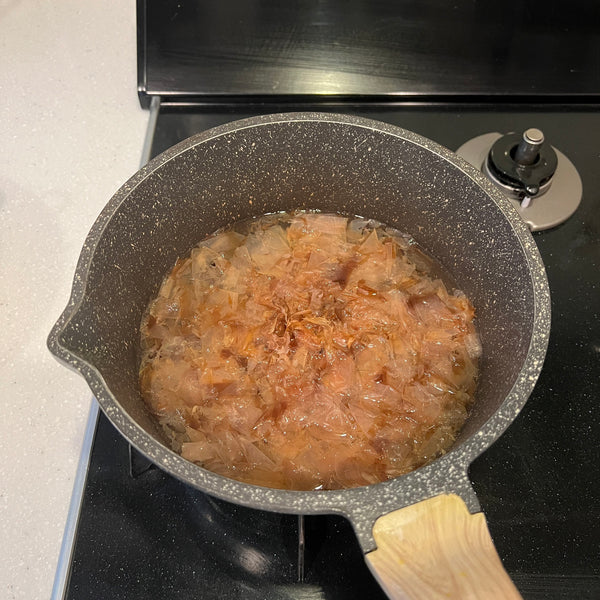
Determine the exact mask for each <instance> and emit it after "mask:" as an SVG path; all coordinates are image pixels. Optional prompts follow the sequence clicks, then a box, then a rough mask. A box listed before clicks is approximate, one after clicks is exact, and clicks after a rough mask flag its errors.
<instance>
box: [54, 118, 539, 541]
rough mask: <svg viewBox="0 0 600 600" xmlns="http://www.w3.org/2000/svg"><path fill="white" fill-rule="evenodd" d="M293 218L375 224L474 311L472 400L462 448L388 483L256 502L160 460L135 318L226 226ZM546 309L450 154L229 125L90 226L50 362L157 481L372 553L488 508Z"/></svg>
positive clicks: (313, 126) (478, 188)
mask: <svg viewBox="0 0 600 600" xmlns="http://www.w3.org/2000/svg"><path fill="white" fill-rule="evenodd" d="M294 208H307V209H320V210H322V211H324V212H332V211H335V212H340V213H345V214H349V215H362V216H365V217H372V218H375V219H377V220H379V221H382V222H384V223H387V224H389V225H392V226H394V227H396V228H398V229H400V230H402V231H405V232H408V233H410V234H412V236H413V237H414V238H415V240H416V241H417V242H418V243H419V244H420V245H421V246H422V247H423V248H425V249H426V250H427V251H428V252H429V253H430V254H432V255H433V256H435V257H436V258H437V259H439V260H440V261H441V262H442V264H443V265H444V266H445V267H446V268H447V269H448V270H449V271H450V272H451V274H452V275H453V276H454V278H455V280H456V281H457V283H458V285H459V287H460V288H461V289H463V290H464V291H465V292H466V293H467V294H468V295H469V296H470V298H471V299H472V301H473V303H474V305H475V306H476V308H477V325H478V328H479V331H480V335H481V339H482V344H483V351H484V356H483V359H482V361H481V364H480V369H481V371H480V380H479V387H478V392H477V400H476V404H475V405H474V407H473V409H472V411H471V414H470V416H469V419H468V420H467V423H466V425H465V427H464V429H463V431H462V433H461V435H460V437H459V438H458V439H457V441H456V443H455V445H454V446H453V448H452V449H451V450H450V451H449V452H448V454H446V455H445V456H443V457H441V458H439V459H437V460H436V461H434V462H433V463H432V464H430V465H428V466H427V467H423V468H421V469H418V470H417V471H415V472H413V473H410V474H408V475H405V476H402V477H399V478H396V479H394V480H391V481H388V482H385V483H381V484H377V485H372V486H368V487H363V488H356V489H350V490H340V491H318V492H296V491H284V490H273V489H266V488H261V487H257V486H252V485H248V484H244V483H240V482H237V481H233V480H231V479H228V478H224V477H222V476H219V475H215V474H213V473H211V472H209V471H206V470H204V469H202V468H201V467H198V466H196V465H195V464H193V463H190V462H188V461H186V460H184V459H183V458H181V457H180V456H178V455H177V454H175V453H173V452H172V451H171V450H169V449H168V448H167V447H166V446H165V445H164V438H163V436H162V434H161V432H160V430H159V429H158V428H157V427H156V426H155V424H154V421H153V420H152V418H151V417H150V415H149V414H148V412H147V410H146V408H145V405H144V403H143V401H142V399H141V397H140V393H139V390H138V378H137V375H138V365H139V362H138V361H139V357H138V354H139V352H138V346H139V325H140V322H141V318H142V313H143V311H144V309H145V307H146V306H147V304H148V302H149V300H150V298H151V297H152V296H153V295H154V294H155V293H156V291H157V289H158V286H159V284H160V282H161V281H162V279H163V277H164V276H165V274H166V273H167V272H168V271H169V270H170V268H171V267H172V266H173V264H174V262H175V260H176V258H177V257H178V256H182V255H185V254H187V253H188V251H189V250H190V248H191V247H193V246H194V245H195V244H196V243H197V242H198V241H199V240H200V239H202V238H203V237H204V236H206V235H207V234H209V233H211V232H212V231H214V230H215V229H217V228H218V227H221V226H224V225H226V224H228V223H231V222H232V221H236V220H239V219H244V218H247V217H250V216H255V215H260V214H263V213H266V212H274V211H280V210H289V209H294ZM549 330H550V295H549V290H548V283H547V280H546V274H545V271H544V267H543V264H542V261H541V258H540V255H539V253H538V251H537V248H536V246H535V243H534V241H533V238H532V237H531V235H530V233H529V231H528V229H527V227H526V225H525V224H524V223H523V222H522V221H521V219H520V218H519V216H518V214H517V212H516V211H515V209H514V208H513V207H512V205H511V203H510V202H509V201H508V200H507V199H506V198H505V197H504V196H503V195H502V194H501V193H500V192H498V191H497V190H496V188H495V187H494V186H493V185H492V184H491V183H489V182H488V181H487V180H486V179H485V178H484V177H483V176H482V175H481V173H479V172H478V171H477V170H476V169H474V168H473V167H472V166H471V165H469V164H467V163H466V162H465V161H463V160H462V159H460V158H458V157H457V156H456V155H455V154H453V153H452V152H450V151H449V150H447V149H445V148H442V147H441V146H439V145H438V144H436V143H434V142H432V141H430V140H427V139H425V138H423V137H421V136H418V135H416V134H414V133H411V132H408V131H405V130H403V129H400V128H398V127H395V126H392V125H387V124H384V123H380V122H376V121H371V120H367V119H362V118H358V117H348V116H341V115H332V114H319V113H289V114H280V115H269V116H262V117H255V118H251V119H245V120H242V121H237V122H235V123H230V124H227V125H224V126H221V127H218V128H215V129H212V130H209V131H206V132H203V133H201V134H199V135H196V136H194V137H192V138H189V139H188V140H186V141H184V142H182V143H180V144H178V145H176V146H174V147H173V148H171V149H169V150H167V151H166V152H165V153H163V154H162V155H161V156H159V157H157V158H156V159H154V160H153V161H152V162H150V163H149V164H148V165H147V166H146V167H144V168H143V169H141V170H140V171H139V172H138V173H137V174H136V175H134V176H133V177H132V178H131V179H130V180H129V181H128V182H127V183H126V184H125V185H124V186H123V187H122V188H121V189H120V190H119V191H118V192H117V193H116V194H115V196H114V197H113V198H112V199H111V201H110V202H109V203H108V205H107V206H106V208H105V209H104V210H103V211H102V213H101V214H100V216H99V217H98V220H97V221H96V223H95V224H94V226H93V228H92V230H91V232H90V234H89V235H88V238H87V240H86V242H85V245H84V247H83V250H82V253H81V257H80V260H79V264H78V266H77V270H76V273H75V280H74V283H73V291H72V295H71V299H70V301H69V304H68V306H67V308H66V309H65V311H64V312H63V314H62V316H61V317H60V319H59V320H58V322H57V323H56V325H55V327H54V328H53V330H52V332H51V334H50V337H49V340H48V344H49V348H50V350H51V351H52V352H53V353H54V354H55V355H56V356H57V357H58V358H59V359H60V360H62V361H64V362H65V363H66V364H67V365H69V366H71V367H72V368H74V369H76V370H77V371H79V372H80V373H81V374H82V375H83V376H84V377H85V379H86V380H87V382H88V383H89V385H90V387H91V389H92V391H93V392H94V394H95V395H96V398H97V399H98V401H99V403H100V405H101V407H102V409H103V410H104V412H105V413H106V415H107V416H108V418H109V419H110V420H111V421H112V422H113V424H114V425H115V426H116V427H117V428H118V429H119V431H120V432H121V433H122V434H123V435H124V436H125V437H126V438H127V439H128V440H129V441H130V442H131V443H132V444H133V445H134V446H135V447H136V448H137V449H138V450H140V451H141V452H142V453H143V454H145V455H146V456H148V457H149V458H150V459H151V460H152V461H154V462H155V463H156V464H157V465H159V466H160V467H161V468H162V469H164V470H166V471H167V472H169V473H171V474H172V475H174V476H176V477H178V478H180V479H182V480H183V481H185V482H187V483H189V484H190V485H192V486H194V487H197V488H198V489H201V490H203V491H205V492H208V493H209V494H213V495H215V496H218V497H220V498H223V499H226V500H229V501H231V502H236V503H240V504H245V505H248V506H253V507H256V508H261V509H266V510H274V511H280V512H291V513H304V514H315V513H339V514H343V515H345V516H347V517H348V518H350V520H351V521H352V523H353V525H354V528H355V530H356V533H357V536H358V538H359V541H360V543H361V545H362V548H363V550H364V551H365V552H367V551H370V550H372V549H373V548H374V541H373V538H372V534H371V528H372V525H373V523H374V521H375V520H376V518H377V517H379V516H381V515H382V514H385V513H387V512H390V511H392V510H395V509H398V508H401V507H403V506H406V505H409V504H412V503H414V502H418V501H419V500H422V499H424V498H427V497H430V496H433V495H436V494H440V493H447V492H454V493H458V494H459V495H460V496H461V497H463V499H464V500H465V501H466V503H467V505H468V506H469V508H470V510H471V511H473V512H474V511H477V510H479V505H478V502H477V499H476V497H475V494H474V492H473V491H472V488H471V484H470V482H469V480H468V478H467V468H468V465H469V464H470V462H471V461H472V460H473V459H474V458H475V457H476V456H478V455H479V454H480V453H481V452H483V451H484V450H485V449H486V448H487V447H488V446H490V445H491V444H492V443H493V442H494V441H495V440H496V439H497V438H498V436H500V435H501V433H502V432H503V431H504V430H505V429H506V427H508V425H509V424H510V423H511V422H512V421H513V420H514V419H515V417H516V416H517V414H518V413H519V411H520V410H521V408H522V407H523V405H524V403H525V402H526V400H527V398H528V396H529V394H530V393H531V390H532V389H533V387H534V385H535V382H536V380H537V378H538V375H539V373H540V370H541V368H542V363H543V361H544V356H545V352H546V347H547V343H548V335H549Z"/></svg>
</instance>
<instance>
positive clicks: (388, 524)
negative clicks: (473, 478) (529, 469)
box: [365, 494, 521, 600]
mask: <svg viewBox="0 0 600 600" xmlns="http://www.w3.org/2000/svg"><path fill="white" fill-rule="evenodd" d="M373 537H374V538H375V542H376V544H377V549H376V550H373V551H372V552H369V553H368V554H367V555H366V557H365V558H366V561H367V564H368V565H369V568H370V569H371V571H372V572H373V574H374V575H375V577H376V579H377V580H378V581H379V584H380V585H381V587H382V588H383V589H384V590H385V592H386V594H387V595H388V597H389V598H391V599H393V600H417V599H423V600H430V599H431V600H433V599H435V598H445V599H446V600H447V599H448V598H456V599H460V600H465V599H469V598H472V599H475V598H477V599H478V600H483V599H485V600H488V599H490V600H491V599H497V598H502V599H503V600H511V599H520V598H521V595H520V594H519V592H518V590H517V588H516V587H515V585H514V583H513V582H512V581H511V579H510V577H509V576H508V574H507V573H506V571H505V570H504V567H503V566H502V562H501V561H500V557H499V556H498V553H497V552H496V549H495V548H494V543H493V541H492V537H491V536H490V532H489V530H488V527H487V523H486V520H485V516H484V514H483V513H482V512H479V513H476V514H471V513H470V512H469V510H468V508H467V506H466V504H465V503H464V501H463V500H462V499H461V498H460V497H459V496H457V495H456V494H444V495H440V496H435V497H433V498H429V499H427V500H423V501H421V502H417V503H416V504H413V505H411V506H407V507H405V508H401V509H400V510H396V511H394V512H391V513H389V514H386V515H384V516H382V517H379V519H377V521H376V522H375V525H374V527H373Z"/></svg>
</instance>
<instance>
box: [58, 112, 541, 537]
mask: <svg viewBox="0 0 600 600" xmlns="http://www.w3.org/2000/svg"><path fill="white" fill-rule="evenodd" d="M292 122H319V123H320V122H327V123H331V124H340V125H351V126H354V127H360V128H365V129H368V130H370V131H375V132H379V133H382V134H385V135H390V136H394V137H398V138H400V139H403V140H406V141H409V142H411V143H413V144H415V145H417V146H420V147H422V148H424V149H426V150H429V151H430V152H433V153H434V154H436V155H437V156H439V157H441V158H442V159H444V160H445V161H446V162H448V163H449V164H450V165H452V166H453V167H454V168H456V169H459V170H460V171H462V172H463V173H464V175H465V176H467V177H468V178H469V179H471V180H472V181H473V182H474V183H475V184H477V186H479V187H480V188H481V189H482V190H483V191H484V192H485V193H486V194H487V195H488V196H489V197H490V198H491V199H492V200H493V202H494V203H495V204H496V205H497V206H498V208H499V209H500V211H501V212H502V214H503V215H504V217H505V219H506V220H507V221H508V222H509V224H510V226H511V229H512V231H513V232H514V235H515V236H516V238H517V240H518V242H519V244H520V245H521V248H522V250H523V254H524V255H525V257H526V260H527V264H528V270H529V274H530V276H531V287H532V290H533V295H534V303H533V306H534V320H533V329H532V335H531V340H530V345H529V349H528V352H527V355H526V358H525V361H524V363H523V366H522V368H521V370H520V372H519V374H518V376H517V378H516V380H515V382H514V384H513V386H512V388H511V390H510V392H509V393H508V394H507V396H506V397H505V399H504V400H503V402H502V403H501V405H500V406H499V407H498V409H497V410H496V411H495V412H494V414H493V415H492V416H491V417H490V418H489V419H488V420H487V421H486V422H485V424H484V425H483V426H482V427H481V428H480V429H479V430H478V431H477V432H475V433H474V434H473V435H471V436H470V437H469V438H467V439H466V440H464V442H462V443H461V444H460V445H459V446H458V447H456V448H453V449H451V450H450V451H449V452H448V453H447V454H445V455H444V456H441V457H439V458H438V459H436V460H435V461H433V462H432V463H431V464H429V465H427V466H425V467H421V468H419V469H417V470H416V471H413V472H411V473H408V474H406V475H402V476H400V477H397V478H395V479H392V480H389V481H386V482H382V483H377V484H373V485H369V486H364V487H358V488H350V489H343V490H320V491H296V490H279V489H272V488H264V487H260V486H255V485H252V484H248V483H243V482H240V481H236V480H233V479H229V478H227V477H224V476H221V475H217V474H215V473H212V472H210V471H207V470H206V469H203V468H202V467H199V466H198V465H195V464H194V463H190V462H188V461H187V460H185V459H183V458H182V457H181V456H179V455H178V454H176V453H174V452H173V451H171V450H170V449H168V448H167V447H166V446H164V445H163V444H161V443H160V442H159V441H158V440H156V439H154V438H153V437H152V436H151V435H150V434H148V433H146V431H145V430H144V429H142V428H141V427H140V426H139V425H138V424H137V423H136V422H135V421H134V420H133V419H132V418H131V417H130V416H129V415H128V414H127V413H126V411H125V410H124V409H122V407H121V405H120V404H119V402H118V400H117V399H116V398H115V397H114V395H113V394H112V393H111V392H110V391H109V390H108V388H107V386H106V385H105V383H104V380H103V378H102V376H101V374H100V372H99V371H98V370H97V369H96V368H95V367H94V366H93V365H91V364H90V363H88V362H86V361H85V360H83V359H82V358H81V357H78V356H77V355H76V354H75V353H73V352H72V351H70V350H68V349H67V348H66V347H64V346H63V345H62V344H61V342H60V338H61V333H62V332H63V331H64V330H65V328H66V327H67V325H68V324H69V323H70V322H71V321H72V320H73V319H74V318H75V316H76V315H77V312H78V309H79V307H80V306H81V304H82V302H83V300H84V297H85V294H86V287H87V273H88V270H89V266H90V263H91V261H92V258H93V256H94V251H95V249H96V247H97V245H98V243H99V241H100V239H101V237H102V234H103V231H104V229H105V227H106V225H107V224H108V222H109V221H110V220H111V218H112V216H113V215H114V213H115V212H116V210H117V209H118V208H119V206H120V205H121V204H122V203H123V202H124V201H126V199H127V197H128V196H129V195H130V194H131V193H132V192H133V190H135V188H136V187H137V186H138V185H139V184H140V183H141V182H142V181H144V180H145V179H146V178H148V177H150V176H151V175H152V174H153V173H154V172H155V171H156V170H157V169H160V168H161V167H162V166H163V165H164V164H166V163H168V162H169V161H171V160H173V159H175V158H176V157H177V156H178V155H180V154H181V153H183V152H186V151H188V150H189V149H190V148H192V147H194V146H197V145H199V144H204V143H206V142H209V141H211V140H214V139H216V138H218V137H221V136H224V135H227V134H229V133H232V132H234V131H239V130H242V129H250V128H255V127H262V126H266V125H272V124H277V123H292ZM549 333H550V291H549V287H548V281H547V277H546V273H545V269H544V265H543V262H542V259H541V256H540V254H539V251H538V249H537V246H536V244H535V242H534V239H533V237H532V235H531V233H530V231H529V229H528V228H527V226H526V224H525V223H524V222H523V221H522V219H521V217H520V216H519V214H518V212H517V211H516V209H515V208H514V207H513V205H512V203H511V202H510V201H509V200H508V199H507V198H505V197H504V196H503V195H502V194H501V192H499V191H498V190H497V188H496V187H495V186H493V185H492V184H491V183H490V182H489V181H488V180H487V179H486V178H485V177H484V175H483V174H481V173H480V172H479V171H477V169H475V168H474V167H473V166H472V165H470V164H468V163H467V162H466V161H465V160H463V159H462V158H460V157H459V156H457V155H456V154H454V153H453V152H451V151H450V150H448V149H447V148H444V147H443V146H441V145H439V144H437V143H436V142H433V141H431V140H429V139H427V138H425V137H423V136H421V135H418V134H416V133H413V132H411V131H408V130H405V129H403V128H401V127H397V126H395V125H390V124H388V123H383V122H380V121H375V120H372V119H366V118H363V117H357V116H352V115H340V114H335V113H319V112H298V113H277V114H272V115H261V116H256V117H250V118H246V119H242V120H238V121H233V122H230V123H227V124H224V125H220V126H218V127H215V128H213V129H209V130H206V131H203V132H201V133H198V134H196V135H193V136H191V137H189V138H187V139H186V140H184V141H182V142H180V143H178V144H176V145H175V146H172V147H171V148H169V149H167V150H166V151H165V152H163V153H162V154H160V155H158V156H157V157H155V158H154V159H152V160H151V161H150V162H149V163H148V164H147V165H145V166H144V167H142V168H141V169H140V170H139V171H138V172H137V173H135V174H134V175H133V176H132V177H131V178H130V179H129V180H128V181H127V182H126V183H125V184H124V185H123V186H122V187H121V188H120V189H119V190H118V191H117V192H116V193H115V194H114V196H113V197H112V198H111V200H110V201H109V202H108V203H107V205H106V206H105V208H104V209H103V210H102V212H101V213H100V215H99V216H98V218H97V219H96V221H95V223H94V225H93V226H92V228H91V230H90V232H89V234H88V236H87V238H86V240H85V243H84V245H83V248H82V251H81V255H80V258H79V261H78V264H77V267H76V270H75V275H74V281H73V287H72V291H71V296H70V299H69V302H68V305H67V307H66V308H65V310H64V311H63V313H62V315H61V316H60V318H59V319H58V321H57V322H56V324H55V325H54V327H53V329H52V331H51V333H50V335H49V337H48V347H49V349H50V351H51V352H52V353H53V354H54V355H55V356H56V357H57V358H58V359H59V360H60V361H62V362H64V363H66V364H67V366H69V367H71V368H72V369H74V370H76V371H78V372H79V373H80V374H81V375H82V376H83V377H84V378H85V379H86V380H87V382H88V384H89V386H90V387H91V389H92V391H93V392H94V394H95V396H96V398H97V399H98V402H99V403H100V406H101V407H102V409H103V411H104V412H105V413H106V415H107V416H108V418H109V419H110V420H111V421H112V423H113V424H114V425H115V426H116V427H117V429H118V430H119V431H120V433H121V434H122V435H123V436H124V437H125V438H126V439H127V440H128V441H129V442H130V443H131V444H132V445H133V446H134V447H136V448H137V449H138V450H139V451H140V452H141V453H142V454H144V455H145V456H147V457H148V458H149V459H150V460H152V462H154V463H155V464H157V465H158V466H160V467H161V468H162V469H163V470H165V471H167V472H168V473H170V474H171V475H173V476H175V477H177V478H179V479H181V480H183V481H184V482H185V483H188V484H190V485H192V486H194V487H196V488H198V489H200V490H202V491H204V492H207V493H209V494H211V495H213V496H216V497H219V498H222V499H224V500H228V501H230V502H235V503H238V504H243V505H246V506H251V507H254V508H258V509H263V510H271V511H278V512H290V513H298V514H318V513H340V514H344V515H346V516H348V517H350V518H351V519H352V520H353V521H354V523H355V527H356V523H357V521H361V522H362V521H365V523H366V522H367V521H368V520H371V519H372V520H374V518H373V517H376V516H380V515H381V514H385V513H386V512H389V511H390V510H394V509H397V508H401V507H402V506H405V505H407V504H412V503H413V502H417V501H419V500H421V499H424V498H426V497H430V496H432V495H436V494H438V493H443V492H448V491H456V492H458V493H459V494H460V495H462V496H463V498H465V500H467V504H468V505H469V507H470V508H471V510H477V509H478V504H477V501H476V499H475V497H474V495H473V494H472V491H471V489H470V484H469V482H468V478H467V475H466V472H467V468H468V466H469V464H470V463H471V462H472V461H473V460H474V459H475V458H476V457H477V456H478V455H479V454H481V453H482V452H483V451H485V450H486V449H487V448H488V447H489V446H490V445H491V444H492V443H493V442H494V441H495V440H496V439H497V438H498V437H499V436H500V435H501V434H502V433H503V432H504V430H505V429H506V428H507V427H508V426H509V425H510V424H511V423H512V421H514V419H515V418H516V417H517V415H518V414H519V412H520V411H521V409H522V407H523V406H524V404H525V402H526V401H527V398H528V397H529V395H530V393H531V392H532V390H533V388H534V386H535V383H536V381H537V378H538V376H539V374H540V371H541V369H542V365H543V362H544V357H545V353H546V349H547V345H548V339H549ZM365 506H368V513H369V517H368V519H365V518H363V516H362V515H363V513H364V511H365ZM357 533H359V532H358V531H357ZM367 538H368V535H367ZM367 538H365V539H367ZM359 539H361V535H360V533H359ZM363 541H364V540H362V539H361V543H362V542H363ZM363 548H364V543H363Z"/></svg>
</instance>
